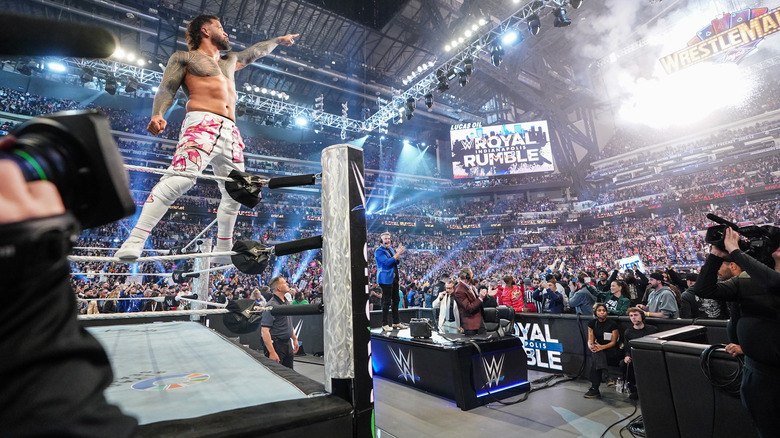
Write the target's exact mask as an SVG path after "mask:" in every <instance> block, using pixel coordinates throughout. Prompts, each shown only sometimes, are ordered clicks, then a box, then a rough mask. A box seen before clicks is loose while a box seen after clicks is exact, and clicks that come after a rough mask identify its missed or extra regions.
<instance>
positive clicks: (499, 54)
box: [490, 44, 504, 67]
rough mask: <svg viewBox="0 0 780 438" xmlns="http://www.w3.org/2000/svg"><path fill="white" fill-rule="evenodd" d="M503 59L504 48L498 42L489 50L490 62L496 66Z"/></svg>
mask: <svg viewBox="0 0 780 438" xmlns="http://www.w3.org/2000/svg"><path fill="white" fill-rule="evenodd" d="M503 60H504V48H503V47H501V45H500V44H495V45H494V46H493V50H491V51H490V62H491V63H493V65H494V66H496V67H498V66H500V65H501V61H503Z"/></svg>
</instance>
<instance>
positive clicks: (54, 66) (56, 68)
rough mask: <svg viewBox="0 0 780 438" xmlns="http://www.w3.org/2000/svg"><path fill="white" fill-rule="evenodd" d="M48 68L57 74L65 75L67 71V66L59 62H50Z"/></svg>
mask: <svg viewBox="0 0 780 438" xmlns="http://www.w3.org/2000/svg"><path fill="white" fill-rule="evenodd" d="M48 67H49V70H51V71H53V72H57V73H64V72H65V71H67V68H65V66H64V65H63V64H61V63H59V62H50V63H49V64H48Z"/></svg>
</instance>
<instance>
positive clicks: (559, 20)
mask: <svg viewBox="0 0 780 438" xmlns="http://www.w3.org/2000/svg"><path fill="white" fill-rule="evenodd" d="M553 15H555V21H553V26H555V27H566V26H568V25H570V24H571V20H569V19H568V18H567V17H566V9H564V8H558V9H556V10H554V11H553Z"/></svg>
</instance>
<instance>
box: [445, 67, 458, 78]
mask: <svg viewBox="0 0 780 438" xmlns="http://www.w3.org/2000/svg"><path fill="white" fill-rule="evenodd" d="M457 75H458V73H457V72H456V71H455V67H450V69H449V70H447V80H448V81H451V80H453V79H455V76H457Z"/></svg>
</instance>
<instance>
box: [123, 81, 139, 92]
mask: <svg viewBox="0 0 780 438" xmlns="http://www.w3.org/2000/svg"><path fill="white" fill-rule="evenodd" d="M136 90H138V81H136V80H135V79H132V78H130V79H129V80H128V81H127V85H125V93H134V92H135V91H136Z"/></svg>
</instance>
